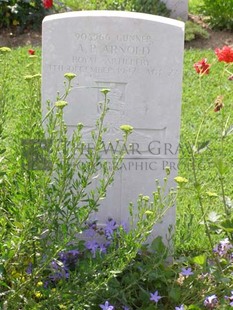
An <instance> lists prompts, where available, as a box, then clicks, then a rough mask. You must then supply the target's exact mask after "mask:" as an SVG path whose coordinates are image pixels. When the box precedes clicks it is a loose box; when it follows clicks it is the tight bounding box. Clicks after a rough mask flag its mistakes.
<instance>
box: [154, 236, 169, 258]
mask: <svg viewBox="0 0 233 310" xmlns="http://www.w3.org/2000/svg"><path fill="white" fill-rule="evenodd" d="M150 248H151V250H152V251H155V252H156V253H157V254H158V255H159V256H167V248H166V247H165V245H164V243H163V241H162V237H161V236H158V237H157V238H155V239H154V240H153V241H152V243H151V246H150Z"/></svg>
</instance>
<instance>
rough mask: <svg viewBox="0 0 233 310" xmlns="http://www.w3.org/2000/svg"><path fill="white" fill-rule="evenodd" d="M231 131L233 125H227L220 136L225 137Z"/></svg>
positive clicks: (232, 131) (232, 130)
mask: <svg viewBox="0 0 233 310" xmlns="http://www.w3.org/2000/svg"><path fill="white" fill-rule="evenodd" d="M232 133H233V125H231V126H230V127H228V128H227V129H226V130H223V133H222V136H223V137H226V136H229V135H231V134H232Z"/></svg>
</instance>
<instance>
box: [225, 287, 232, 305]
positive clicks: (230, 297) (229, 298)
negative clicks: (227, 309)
mask: <svg viewBox="0 0 233 310" xmlns="http://www.w3.org/2000/svg"><path fill="white" fill-rule="evenodd" d="M225 298H226V299H228V300H229V301H230V303H229V305H230V306H231V307H233V291H231V296H225Z"/></svg>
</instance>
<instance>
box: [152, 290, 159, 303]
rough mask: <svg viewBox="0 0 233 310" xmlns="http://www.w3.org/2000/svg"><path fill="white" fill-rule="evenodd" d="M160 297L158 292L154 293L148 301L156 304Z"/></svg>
mask: <svg viewBox="0 0 233 310" xmlns="http://www.w3.org/2000/svg"><path fill="white" fill-rule="evenodd" d="M161 298H162V297H161V296H159V293H158V291H155V292H154V293H150V300H152V301H154V302H156V303H157V302H158V301H159V300H160V299H161Z"/></svg>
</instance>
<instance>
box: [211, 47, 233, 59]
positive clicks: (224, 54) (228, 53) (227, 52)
mask: <svg viewBox="0 0 233 310" xmlns="http://www.w3.org/2000/svg"><path fill="white" fill-rule="evenodd" d="M215 54H216V56H217V57H218V61H224V62H227V63H229V62H233V48H231V47H230V46H223V48H222V49H220V48H216V49H215Z"/></svg>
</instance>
